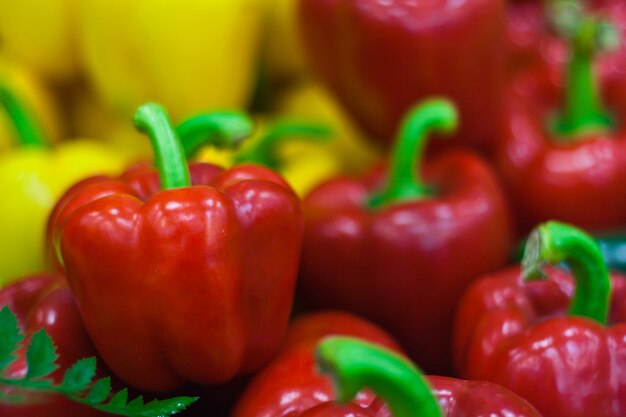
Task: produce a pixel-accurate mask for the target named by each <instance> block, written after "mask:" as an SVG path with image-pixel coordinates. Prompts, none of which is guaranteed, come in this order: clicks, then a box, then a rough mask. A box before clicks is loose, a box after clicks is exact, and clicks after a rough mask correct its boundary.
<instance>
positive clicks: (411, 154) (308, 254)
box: [300, 100, 512, 373]
mask: <svg viewBox="0 0 626 417" xmlns="http://www.w3.org/2000/svg"><path fill="white" fill-rule="evenodd" d="M455 122H456V116H455V112H454V108H453V107H452V106H451V105H450V104H449V103H448V102H445V101H440V100H432V101H430V102H426V103H424V104H422V105H421V106H419V107H416V108H415V109H413V110H412V112H411V113H410V114H409V116H408V117H407V120H406V121H405V124H404V125H403V127H402V129H401V131H400V133H399V137H398V141H397V143H396V148H395V149H394V153H393V159H392V166H391V167H390V169H389V174H388V176H389V179H388V183H387V184H386V185H385V184H384V182H385V175H386V174H385V173H384V172H382V170H379V171H377V172H374V173H373V175H372V176H371V177H370V178H368V179H365V180H356V179H348V178H337V179H335V180H331V181H329V182H327V183H325V184H323V185H322V186H320V187H318V188H317V189H315V190H314V191H313V192H312V193H311V194H310V195H309V196H308V197H307V198H306V199H305V201H304V206H305V217H306V230H305V239H304V247H303V255H302V264H301V270H300V272H301V274H300V278H301V281H300V285H301V290H302V294H303V296H304V298H305V300H306V301H308V302H309V303H310V304H312V305H313V306H314V307H317V308H342V309H347V310H350V311H353V312H356V313H357V314H361V315H363V316H364V317H368V318H369V319H372V320H374V321H376V322H377V323H380V324H382V325H383V326H384V327H385V328H387V329H388V330H389V331H391V332H392V334H394V336H396V337H398V338H399V340H400V341H401V343H402V344H403V346H405V347H406V349H407V350H408V352H409V355H410V356H411V357H412V358H413V359H414V360H416V362H417V363H418V364H419V365H420V366H421V367H423V368H424V369H426V370H428V371H429V372H437V373H444V372H445V373H448V372H450V371H451V368H452V359H451V358H452V354H451V351H450V340H451V330H450V329H451V325H452V319H453V310H454V308H455V306H456V303H457V301H458V299H459V298H460V296H461V294H462V293H463V291H464V289H465V288H466V287H467V285H468V284H469V283H470V282H471V281H472V280H473V279H474V278H476V277H478V276H480V275H481V274H484V273H485V272H487V271H491V270H494V269H496V268H499V267H501V266H503V265H504V264H505V263H506V261H507V257H508V255H509V251H510V249H511V244H512V243H511V242H512V232H511V225H510V218H509V217H510V214H509V211H508V208H507V207H506V203H505V199H504V196H503V193H502V191H501V190H500V187H499V185H498V183H497V180H496V178H495V176H494V175H493V174H492V172H491V171H490V170H489V168H488V167H487V166H486V165H485V164H484V163H483V162H482V161H481V160H480V159H479V158H477V157H475V156H474V155H472V154H470V153H467V152H460V151H457V152H451V153H448V154H443V155H441V156H439V157H438V158H437V159H436V160H433V161H429V162H428V163H427V164H426V165H425V166H424V169H423V171H422V168H421V167H420V166H419V162H421V161H420V159H421V155H422V151H423V148H424V146H425V136H426V134H427V133H428V132H429V131H434V130H436V131H439V132H442V133H443V132H449V131H451V130H453V128H454V126H455ZM416 162H418V163H416ZM422 173H423V175H424V178H425V181H424V182H422ZM383 186H384V188H383Z"/></svg>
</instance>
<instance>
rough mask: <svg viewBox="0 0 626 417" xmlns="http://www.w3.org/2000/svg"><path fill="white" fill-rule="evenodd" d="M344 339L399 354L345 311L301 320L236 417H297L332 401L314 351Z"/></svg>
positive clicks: (366, 397) (367, 397)
mask: <svg viewBox="0 0 626 417" xmlns="http://www.w3.org/2000/svg"><path fill="white" fill-rule="evenodd" d="M331 335H344V336H354V337H358V338H360V339H363V340H368V341H370V342H372V343H376V344H378V345H380V346H385V347H387V348H389V349H392V350H394V351H396V352H400V349H401V348H400V347H399V345H398V344H397V343H396V342H395V341H394V340H393V338H392V337H391V336H390V335H389V334H388V333H386V332H385V331H384V330H382V329H381V328H379V327H377V326H375V325H373V324H371V323H370V322H368V321H366V320H364V319H362V318H360V317H358V316H355V315H352V314H350V313H346V312H339V311H323V312H316V313H309V314H306V315H303V316H300V317H298V318H296V319H295V320H294V321H293V322H292V323H291V325H290V326H289V331H288V333H287V337H286V339H285V341H284V343H283V345H282V347H281V350H280V352H279V353H278V355H276V357H275V358H274V359H273V360H272V362H270V363H269V364H268V365H267V366H266V367H265V368H263V370H262V371H261V372H259V373H258V374H257V375H256V376H255V377H254V379H253V380H252V382H251V383H250V385H248V387H247V388H246V390H245V391H244V393H243V395H242V396H241V398H240V400H239V402H238V403H237V405H236V407H235V409H234V411H233V414H232V417H261V416H272V417H287V416H289V417H292V416H298V415H300V414H301V413H303V412H305V411H306V410H307V409H309V408H311V407H313V406H316V405H317V404H320V403H321V402H326V401H330V400H331V399H332V398H333V388H332V384H331V382H330V381H329V380H328V379H326V378H324V377H323V376H321V375H319V374H318V373H317V372H315V355H314V351H315V347H316V345H317V343H318V342H319V341H320V340H321V339H323V338H324V337H326V336H331ZM373 399H374V397H373V395H372V394H371V393H368V392H363V393H361V394H359V395H358V397H357V398H356V400H355V403H356V404H359V405H362V406H363V407H367V406H370V405H371V403H372V401H373Z"/></svg>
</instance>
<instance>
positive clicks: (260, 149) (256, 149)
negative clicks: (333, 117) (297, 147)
mask: <svg viewBox="0 0 626 417" xmlns="http://www.w3.org/2000/svg"><path fill="white" fill-rule="evenodd" d="M331 134H332V131H331V130H330V129H329V128H328V127H326V126H323V125H318V124H310V123H302V122H297V121H291V120H284V121H280V122H276V123H274V124H272V125H271V126H270V127H269V129H268V130H267V132H265V134H264V135H263V136H262V137H261V138H260V139H259V140H258V141H256V143H254V144H253V145H252V146H251V147H249V148H247V149H245V150H242V152H240V153H238V154H237V155H236V156H235V161H236V162H237V163H244V162H252V163H257V164H261V165H265V166H267V167H270V168H272V169H280V167H281V165H282V164H283V163H282V161H281V160H280V158H279V156H278V151H279V148H280V146H281V145H282V144H283V143H285V142H288V141H290V140H293V137H295V136H297V137H298V138H302V139H305V140H307V141H311V142H327V141H328V140H329V139H330V135H331Z"/></svg>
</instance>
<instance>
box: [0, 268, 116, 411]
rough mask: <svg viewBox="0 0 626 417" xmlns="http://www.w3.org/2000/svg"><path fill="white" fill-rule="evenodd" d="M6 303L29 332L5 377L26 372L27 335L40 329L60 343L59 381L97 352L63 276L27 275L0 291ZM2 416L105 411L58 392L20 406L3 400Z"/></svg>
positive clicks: (0, 302)
mask: <svg viewBox="0 0 626 417" xmlns="http://www.w3.org/2000/svg"><path fill="white" fill-rule="evenodd" d="M4 306H8V307H9V308H10V309H11V311H12V312H13V313H14V314H15V315H16V316H17V318H18V321H19V322H20V325H21V326H22V328H23V331H24V334H25V335H26V340H25V342H24V343H23V349H22V350H21V351H20V352H19V359H18V361H16V362H15V364H14V365H12V367H11V368H10V370H9V372H8V373H7V375H4V376H7V377H18V376H23V375H24V374H25V372H26V361H25V348H26V346H27V344H28V338H29V337H30V336H31V335H32V334H33V333H34V332H35V331H37V330H39V329H45V330H46V332H47V333H48V334H49V335H50V337H51V338H52V340H53V341H54V342H55V344H56V346H57V353H58V354H59V359H57V364H59V366H60V367H59V369H58V370H57V371H55V372H54V373H53V374H52V377H53V378H54V379H55V380H57V381H58V380H60V378H62V377H63V372H64V371H65V370H66V369H67V368H69V366H70V365H72V364H73V363H74V362H76V361H77V360H79V359H82V358H87V357H90V356H94V355H95V354H96V350H95V348H94V346H93V344H92V343H91V340H90V339H89V336H88V335H87V331H86V330H85V327H84V325H83V322H82V320H81V318H80V314H79V312H78V307H77V306H76V301H75V300H74V297H73V295H72V293H71V291H70V289H69V288H68V286H67V283H66V282H65V278H64V277H63V276H61V275H55V274H40V275H32V276H28V277H24V278H23V279H21V280H20V281H19V282H16V283H14V284H11V285H9V286H7V287H5V288H3V289H2V290H0V308H2V307H4ZM100 371H102V369H99V373H100ZM0 386H1V383H0ZM39 400H41V399H39ZM0 415H2V416H3V417H24V416H28V417H83V416H85V417H96V416H104V415H105V413H102V412H98V411H96V410H95V409H92V408H90V407H86V406H83V405H80V404H78V403H75V402H73V401H70V400H68V399H66V398H65V397H63V396H60V395H58V396H51V397H50V398H46V401H37V399H35V401H30V402H28V403H26V404H20V405H11V404H5V403H2V402H0ZM107 415H108V414H107Z"/></svg>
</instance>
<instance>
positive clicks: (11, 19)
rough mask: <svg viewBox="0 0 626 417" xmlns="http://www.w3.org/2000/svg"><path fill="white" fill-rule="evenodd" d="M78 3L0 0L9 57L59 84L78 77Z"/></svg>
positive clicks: (2, 34)
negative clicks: (76, 38)
mask: <svg viewBox="0 0 626 417" xmlns="http://www.w3.org/2000/svg"><path fill="white" fill-rule="evenodd" d="M75 1H76V0H46V1H20V0H0V38H1V39H2V49H3V53H5V54H6V55H7V56H8V57H10V58H13V59H16V60H18V61H20V62H23V63H24V64H26V65H28V66H29V67H31V68H32V69H34V70H36V71H37V72H39V73H41V74H42V75H45V76H46V77H48V78H50V79H52V80H55V81H67V80H69V79H71V78H72V77H73V76H75V75H76V74H77V61H78V59H77V54H76V46H75V45H74V42H75V22H74V9H75Z"/></svg>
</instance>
